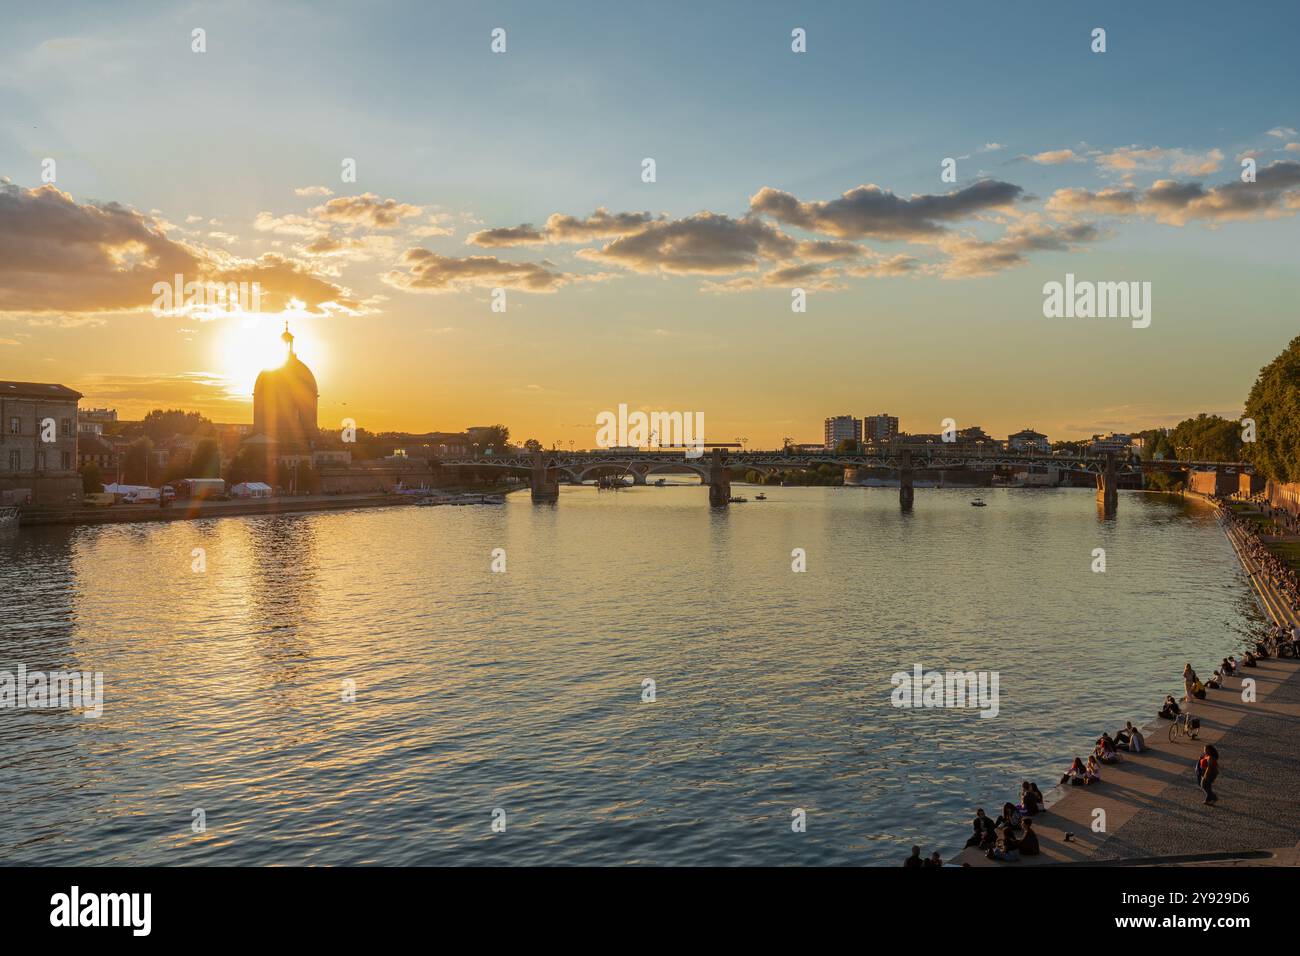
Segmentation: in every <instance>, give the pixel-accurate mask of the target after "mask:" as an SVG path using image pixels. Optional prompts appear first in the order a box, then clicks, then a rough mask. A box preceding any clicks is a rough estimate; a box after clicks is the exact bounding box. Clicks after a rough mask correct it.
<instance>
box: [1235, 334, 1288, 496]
mask: <svg viewBox="0 0 1300 956" xmlns="http://www.w3.org/2000/svg"><path fill="white" fill-rule="evenodd" d="M1245 417H1246V418H1249V419H1252V420H1253V421H1254V422H1255V441H1253V442H1247V443H1246V444H1245V446H1244V452H1243V453H1244V454H1245V456H1246V458H1247V459H1248V460H1249V461H1251V462H1252V463H1253V464H1254V465H1255V467H1256V468H1258V469H1259V470H1260V471H1261V472H1263V473H1264V474H1265V475H1267V476H1268V477H1269V478H1272V479H1274V480H1275V481H1280V482H1283V483H1285V482H1293V481H1300V336H1297V337H1296V338H1294V339H1292V340H1291V343H1290V344H1289V345H1288V346H1287V347H1286V349H1285V350H1283V352H1282V354H1281V355H1279V356H1278V357H1277V358H1275V359H1273V361H1272V362H1269V363H1268V364H1267V365H1265V366H1264V367H1263V368H1262V369H1260V372H1259V377H1258V378H1257V379H1255V384H1254V386H1253V387H1252V388H1251V390H1250V395H1249V396H1248V397H1247V399H1246V416H1245Z"/></svg>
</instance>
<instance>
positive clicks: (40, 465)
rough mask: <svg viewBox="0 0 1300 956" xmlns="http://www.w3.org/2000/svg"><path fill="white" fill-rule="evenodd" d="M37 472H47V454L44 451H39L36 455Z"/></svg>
mask: <svg viewBox="0 0 1300 956" xmlns="http://www.w3.org/2000/svg"><path fill="white" fill-rule="evenodd" d="M36 470H37V471H44V470H45V452H43V451H38V452H37V453H36Z"/></svg>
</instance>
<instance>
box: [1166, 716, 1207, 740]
mask: <svg viewBox="0 0 1300 956" xmlns="http://www.w3.org/2000/svg"><path fill="white" fill-rule="evenodd" d="M1200 732H1201V722H1200V721H1199V720H1197V719H1196V718H1194V717H1193V716H1192V715H1191V714H1188V713H1181V714H1179V715H1178V716H1177V717H1175V718H1174V722H1173V723H1172V724H1170V725H1169V742H1170V743H1175V742H1177V740H1178V738H1180V737H1186V738H1187V739H1188V740H1195V739H1196V737H1197V735H1199V734H1200Z"/></svg>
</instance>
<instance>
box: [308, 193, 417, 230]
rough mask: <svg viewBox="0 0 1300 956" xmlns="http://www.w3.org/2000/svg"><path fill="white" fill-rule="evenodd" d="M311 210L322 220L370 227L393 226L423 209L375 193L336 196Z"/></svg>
mask: <svg viewBox="0 0 1300 956" xmlns="http://www.w3.org/2000/svg"><path fill="white" fill-rule="evenodd" d="M310 211H311V212H312V213H315V215H316V216H317V218H318V219H320V221H321V222H328V223H338V224H343V225H351V226H370V227H371V228H372V229H392V228H393V227H394V226H397V225H400V224H401V221H402V220H403V219H405V218H408V217H410V216H418V215H420V214H421V213H422V212H424V210H423V209H421V208H420V207H419V206H412V205H410V204H408V203H399V202H398V201H397V200H396V199H380V198H379V197H378V196H376V195H375V194H374V193H362V194H361V195H360V196H338V197H337V198H335V199H331V200H329V201H328V202H326V203H325V204H324V205H323V206H316V207H314V208H313V209H311V210H310Z"/></svg>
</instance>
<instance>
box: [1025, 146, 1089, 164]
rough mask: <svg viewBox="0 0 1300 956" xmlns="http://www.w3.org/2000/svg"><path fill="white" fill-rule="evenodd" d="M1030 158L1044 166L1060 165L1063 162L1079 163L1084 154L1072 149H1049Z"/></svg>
mask: <svg viewBox="0 0 1300 956" xmlns="http://www.w3.org/2000/svg"><path fill="white" fill-rule="evenodd" d="M1028 158H1029V159H1031V160H1033V161H1034V162H1036V163H1039V164H1041V165H1044V166H1059V165H1060V164H1061V163H1077V162H1080V161H1082V159H1083V157H1082V156H1079V155H1077V154H1076V153H1075V151H1074V150H1072V149H1049V150H1047V151H1046V152H1043V153H1035V154H1034V155H1033V156H1030V157H1028Z"/></svg>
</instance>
